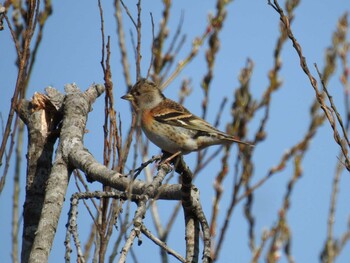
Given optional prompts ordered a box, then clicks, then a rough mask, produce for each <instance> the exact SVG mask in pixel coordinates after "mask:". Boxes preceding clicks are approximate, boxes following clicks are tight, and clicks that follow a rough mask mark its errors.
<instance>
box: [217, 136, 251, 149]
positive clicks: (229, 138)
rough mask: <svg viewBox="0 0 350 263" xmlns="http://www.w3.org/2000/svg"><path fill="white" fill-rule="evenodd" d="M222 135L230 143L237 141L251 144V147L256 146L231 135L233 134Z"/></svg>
mask: <svg viewBox="0 0 350 263" xmlns="http://www.w3.org/2000/svg"><path fill="white" fill-rule="evenodd" d="M222 137H223V138H222V139H224V140H226V141H227V142H228V143H230V142H231V143H232V142H235V143H239V144H244V145H247V146H250V147H254V146H255V145H254V144H252V143H249V142H244V141H241V140H240V139H239V138H238V137H235V136H231V135H228V134H222Z"/></svg>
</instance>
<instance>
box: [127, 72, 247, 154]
mask: <svg viewBox="0 0 350 263" xmlns="http://www.w3.org/2000/svg"><path fill="white" fill-rule="evenodd" d="M121 98H122V99H125V100H129V101H130V102H131V103H132V106H133V108H134V110H135V111H136V112H137V113H138V114H140V118H141V128H142V130H143V132H144V133H145V134H146V136H147V138H148V139H149V140H151V141H152V142H153V143H154V144H155V145H157V146H158V147H159V148H161V149H162V150H163V151H165V152H168V153H171V154H174V155H173V156H172V157H175V156H176V155H179V154H188V153H190V152H193V151H198V150H201V149H203V148H205V147H208V146H211V145H218V144H230V143H233V142H236V143H242V144H246V145H250V146H252V145H251V144H249V143H246V142H242V141H240V140H239V139H238V138H236V137H233V136H231V135H228V134H226V133H224V132H222V131H219V130H218V129H216V128H214V127H212V126H211V125H210V124H209V123H208V122H206V121H205V120H203V119H201V118H199V117H197V116H196V115H194V114H192V113H191V112H190V111H189V110H187V109H186V108H185V107H184V106H182V105H181V104H179V103H177V102H175V101H172V100H170V99H167V98H166V97H165V96H164V95H163V93H162V92H161V91H160V89H159V88H158V87H157V85H156V84H155V83H153V82H152V81H149V80H146V79H140V80H139V81H137V82H136V84H135V85H134V86H133V87H132V88H131V90H130V92H129V93H127V94H126V95H124V96H122V97H121Z"/></svg>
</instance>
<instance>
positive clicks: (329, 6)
mask: <svg viewBox="0 0 350 263" xmlns="http://www.w3.org/2000/svg"><path fill="white" fill-rule="evenodd" d="M112 2H113V1H102V3H103V7H104V15H105V33H106V35H110V36H111V46H112V57H111V62H112V72H113V81H114V85H115V103H116V105H115V107H116V109H117V110H118V112H119V113H120V114H121V116H122V119H123V121H124V128H125V131H126V127H127V126H128V123H129V122H130V111H129V109H130V108H129V105H128V104H127V102H125V101H122V100H120V99H119V98H120V96H121V95H123V94H124V93H125V91H126V87H125V85H124V80H123V78H122V68H121V65H120V54H119V50H118V45H117V37H116V34H115V32H116V22H115V18H114V9H113V7H112ZM125 2H128V3H127V4H128V6H129V9H130V10H131V12H132V13H133V14H134V15H135V14H136V5H135V4H136V1H125ZM280 4H281V5H283V3H282V2H281V3H280ZM173 5H174V6H173V9H172V13H171V16H170V26H169V28H170V34H172V33H174V31H175V29H176V27H177V24H178V21H179V18H180V14H181V11H182V10H183V11H184V15H185V19H184V26H183V33H186V34H187V42H186V44H185V47H184V48H183V50H182V52H181V53H180V54H179V57H178V59H182V58H184V57H185V56H186V55H187V54H188V52H189V50H190V48H191V41H192V40H193V39H194V38H195V37H196V36H198V35H200V34H201V33H202V32H203V31H204V29H205V27H206V22H207V15H208V13H210V12H215V3H214V1H208V0H204V1H200V0H195V1H174V3H173ZM142 11H143V16H142V21H143V32H142V37H143V40H142V41H143V51H142V55H143V61H142V73H143V75H146V73H147V69H148V64H149V59H150V45H151V41H152V31H151V22H150V16H149V13H150V12H152V14H153V17H154V21H155V25H156V29H155V31H156V32H157V31H158V30H157V27H158V25H159V20H160V18H161V15H162V4H161V1H143V6H142ZM345 11H348V12H349V11H350V5H349V3H348V2H347V1H336V2H335V1H331V0H324V1H306V0H304V1H302V3H301V4H300V6H299V7H298V8H297V9H296V11H295V21H294V23H293V25H292V29H293V32H294V35H295V37H296V38H297V40H298V41H299V43H300V44H301V46H302V48H303V52H304V55H305V56H306V59H307V61H308V63H309V65H310V69H311V71H312V73H313V74H314V75H315V76H316V72H315V70H314V68H313V66H312V65H313V63H315V62H316V63H317V64H318V66H319V68H322V67H323V65H324V51H325V49H326V48H327V47H328V46H329V45H330V43H331V37H332V32H333V31H334V30H335V28H336V24H337V21H338V18H339V17H340V16H341V15H343V14H344V12H345ZM278 23H279V17H278V14H277V13H276V12H275V11H274V10H273V9H272V8H271V7H270V6H268V5H267V1H251V0H250V1H234V2H233V3H231V4H230V5H229V6H228V15H227V19H226V21H225V24H224V28H223V30H222V32H221V33H220V38H221V46H220V51H219V54H218V56H217V60H216V67H215V71H214V79H213V82H212V88H211V92H210V107H209V113H208V117H207V120H208V121H209V122H210V123H213V121H214V120H215V115H216V112H217V111H218V107H219V104H220V102H221V100H222V98H223V97H224V96H227V97H228V98H229V103H228V105H230V104H231V103H232V92H233V91H232V89H233V88H236V87H238V86H239V83H238V80H237V76H238V75H239V72H240V69H241V68H242V67H243V66H244V65H245V63H246V60H247V58H250V59H252V60H253V61H254V64H255V67H254V72H253V77H252V81H251V89H252V92H253V94H254V96H255V98H260V96H261V94H262V93H263V92H264V90H265V89H266V87H267V85H268V76H267V75H268V70H269V69H270V68H271V67H272V59H273V50H274V46H275V42H276V37H277V36H278V30H279V28H278ZM124 24H125V25H126V33H127V40H128V41H129V40H130V36H129V34H128V31H129V29H133V27H132V26H131V23H130V21H129V20H128V18H127V17H126V15H124ZM348 40H349V39H348ZM0 43H1V46H0V69H1V76H2V77H1V81H0V84H1V89H0V95H1V98H2V99H1V103H0V112H1V113H2V114H3V118H6V116H7V114H8V109H9V105H10V98H11V94H12V90H13V87H14V86H15V81H16V74H17V71H16V67H15V65H14V63H15V50H14V47H13V43H12V40H11V37H10V33H9V30H8V29H7V28H6V29H5V31H2V32H0ZM128 43H129V45H128V47H129V55H130V57H131V58H132V57H133V53H132V46H131V44H130V41H129V42H128ZM204 54H205V48H203V49H201V51H200V53H199V55H198V57H197V58H196V59H195V60H194V61H193V62H192V63H191V64H190V65H189V66H188V67H186V68H185V70H184V71H183V72H182V73H181V75H180V76H179V77H178V78H177V79H176V80H175V81H174V82H173V83H172V84H171V85H170V86H169V87H168V88H167V89H166V90H165V94H166V95H167V96H168V97H170V98H173V99H175V100H176V99H177V96H178V88H179V83H180V82H181V80H182V79H183V78H191V79H192V86H193V89H194V90H193V92H192V94H191V95H190V96H189V98H188V99H187V100H186V107H187V108H189V109H190V110H191V111H192V112H194V113H196V114H197V115H200V114H201V100H202V97H203V94H202V91H201V88H200V81H201V79H202V78H203V76H204V74H206V64H205V62H204ZM349 59H350V58H349ZM100 60H101V34H100V17H99V10H98V7H97V1H82V0H80V1H79V0H76V1H68V0H64V1H54V4H53V15H52V16H51V17H50V18H49V20H48V22H47V24H46V27H45V32H44V39H43V41H42V44H41V46H40V49H39V53H38V55H37V59H36V65H35V67H34V71H33V75H32V77H31V80H30V83H29V90H28V95H27V98H30V97H31V96H32V94H33V93H34V92H35V91H38V92H42V91H43V90H44V88H45V87H46V86H48V85H51V86H54V87H56V88H57V89H59V90H61V91H63V86H64V85H65V84H66V83H72V82H75V83H77V84H78V85H79V86H80V88H81V89H83V90H85V89H86V88H87V87H88V86H89V85H90V84H91V83H103V74H102V70H101V66H100ZM130 61H131V65H132V68H131V72H132V73H133V74H134V73H135V70H134V68H133V60H130ZM282 65H283V68H282V70H281V73H280V76H281V78H282V80H283V85H284V86H283V88H282V89H281V90H280V91H278V92H277V93H276V94H274V95H273V103H272V105H271V116H270V122H269V123H268V126H267V138H266V140H265V141H264V142H263V143H261V144H260V145H259V146H258V147H256V149H255V155H254V161H255V167H254V181H258V180H259V179H260V178H262V177H263V176H264V175H266V173H267V171H268V169H269V168H271V167H272V166H274V165H277V164H278V162H279V160H280V157H281V155H282V154H283V153H284V152H285V151H286V150H287V149H289V148H290V147H291V146H293V145H294V144H295V143H296V142H298V141H299V140H300V139H301V138H302V136H303V135H304V134H305V132H306V131H307V128H308V127H307V126H308V123H309V108H310V105H311V103H312V102H313V100H314V92H313V90H312V87H311V86H310V84H309V81H308V79H307V78H306V76H305V75H304V73H303V72H302V70H301V69H300V66H299V59H298V57H297V55H296V52H295V51H294V49H293V47H292V45H291V43H290V42H288V43H287V44H286V45H285V46H284V48H283V53H282ZM134 76H135V75H134ZM133 79H135V77H133ZM329 90H330V92H331V93H332V95H333V96H334V100H335V101H336V103H337V104H338V105H339V109H340V112H341V113H343V112H344V111H343V109H344V106H343V89H342V87H341V85H340V82H339V72H338V74H337V75H336V76H335V77H333V78H332V80H331V81H330V83H329ZM103 103H104V100H103V98H100V99H98V101H97V102H96V103H95V105H94V111H93V112H91V113H90V115H89V121H88V127H87V129H88V130H89V133H88V134H86V136H85V144H86V147H87V148H88V149H89V151H90V152H92V153H93V154H94V155H95V157H96V158H97V159H98V160H99V161H102V150H103V142H102V137H103V130H102V125H103V123H102V119H103V118H102V116H103ZM222 116H223V118H222V121H221V125H220V127H219V128H220V129H222V130H223V129H224V127H225V123H226V122H227V121H229V120H230V118H231V117H230V112H229V106H227V107H226V108H225V109H224V113H223V115H222ZM261 116H262V115H261ZM261 116H256V117H255V119H254V121H253V122H252V124H251V126H250V128H251V130H250V131H249V132H250V135H253V134H254V132H255V129H256V127H257V126H258V125H259V121H260V118H261ZM310 146H311V149H310V151H309V152H308V153H307V154H306V157H305V159H304V161H303V165H302V166H303V176H302V178H301V179H300V180H299V181H298V182H297V185H296V186H295V188H294V192H293V197H292V199H291V208H290V210H289V212H288V222H289V225H290V227H291V230H292V235H293V236H292V238H293V239H292V255H293V256H294V257H295V260H296V262H319V254H320V251H321V249H322V248H323V245H324V241H325V237H326V225H327V217H328V209H329V203H330V193H331V186H332V180H333V175H334V171H335V164H336V162H337V158H338V156H339V149H338V147H337V146H336V144H335V143H334V140H333V135H332V131H331V128H330V125H329V124H328V123H325V124H324V125H323V127H322V128H321V129H320V130H319V131H318V133H317V135H316V136H315V138H314V139H313V140H312V143H311V145H310ZM214 148H215V147H214ZM213 150H215V149H211V151H213ZM157 153H158V149H157V148H156V147H151V148H150V155H152V154H157ZM233 154H235V151H234V150H233V151H232V155H233ZM220 158H221V156H218V157H217V158H216V160H215V161H214V163H213V165H211V166H209V167H208V169H206V170H205V172H202V173H201V174H200V175H199V177H198V178H197V179H196V185H197V187H198V188H199V189H200V191H201V199H202V204H203V208H204V211H205V213H206V215H207V218H210V213H211V204H212V200H213V193H214V190H213V187H212V186H213V180H214V178H215V176H216V173H217V172H216V171H217V169H216V167H217V165H218V164H219V163H220ZM231 158H233V157H231ZM185 160H187V161H188V164H189V165H190V166H192V167H193V166H194V160H195V154H193V155H192V156H191V155H188V156H186V157H185ZM231 161H232V160H231ZM129 165H130V166H131V163H129ZM231 165H232V163H231ZM13 170H14V168H13V166H12V167H11V168H10V172H9V175H8V177H7V184H6V187H5V189H4V191H3V193H2V195H1V196H0V211H2V212H1V214H0V222H1V224H0V233H1V237H0V243H1V244H2V246H1V249H0V251H1V252H2V253H1V254H2V257H3V258H2V260H1V261H3V262H10V248H11V247H10V243H11V242H10V231H11V230H10V228H9V226H10V221H11V209H12V207H11V204H12V203H11V198H12V186H13V184H12V179H13V176H12V175H13ZM232 170H233V169H231V173H232ZM2 171H3V167H1V174H2ZM22 171H23V172H22V174H23V176H22V177H21V203H20V204H23V200H24V192H25V189H24V186H25V166H23V168H22ZM292 174H293V170H292V164H291V163H288V165H287V169H286V170H285V171H283V172H282V173H279V174H276V175H275V176H274V177H273V178H272V179H271V180H269V181H268V182H267V183H266V184H265V185H264V186H263V187H261V188H259V189H258V190H257V191H256V192H255V197H254V205H253V213H254V216H255V218H256V227H255V235H256V243H257V244H259V243H260V236H261V233H262V231H263V230H264V229H266V228H268V229H269V228H271V226H272V225H273V224H274V223H275V222H276V221H277V218H278V209H279V208H280V207H281V204H282V199H283V194H284V193H285V191H286V184H287V182H288V180H289V179H290V177H291V176H292ZM341 180H342V181H341V185H340V195H339V201H338V205H337V212H336V222H335V236H336V237H339V235H340V234H342V233H343V232H344V231H345V229H346V225H347V221H348V217H349V212H350V207H349V201H348V200H350V192H349V191H348V189H349V185H350V179H349V174H348V173H347V172H344V173H343V176H342V179H341ZM231 184H232V177H231V176H230V178H227V179H226V183H225V186H226V187H227V188H229V187H231ZM91 188H92V189H99V186H98V184H96V183H95V184H94V185H93V186H92V187H91ZM75 191H76V190H75V188H74V182H73V180H72V181H71V184H70V188H69V191H68V194H67V197H66V199H67V201H68V200H69V198H70V195H71V194H72V193H73V192H75ZM230 192H231V191H227V193H226V195H225V196H224V202H223V203H222V204H221V207H220V209H221V211H222V212H224V211H225V210H226V207H225V205H226V204H228V203H229V200H230V196H228V193H230ZM225 200H227V202H225ZM167 206H168V204H166V203H165V202H163V204H160V211H161V213H162V215H163V216H164V218H168V217H169V216H170V215H169V211H170V210H169V208H167ZM84 210H85V209H84V207H83V206H80V214H79V216H80V218H84V216H85V217H86V220H83V221H84V222H83V221H82V222H80V224H79V227H80V228H84V227H86V228H88V227H89V226H90V218H89V217H88V215H86V214H85V212H84ZM67 212H68V206H67V205H66V206H65V208H64V210H63V212H62V220H61V222H60V225H59V228H58V232H57V236H56V239H55V243H54V248H53V251H52V254H51V256H50V262H62V261H63V256H64V252H63V251H64V244H63V240H64V235H65V227H64V225H65V224H66V221H67V216H66V215H67ZM148 216H149V215H148ZM219 219H220V220H221V221H222V220H223V216H221V217H220V218H219ZM86 222H89V223H88V224H87V225H85V224H86ZM146 222H148V225H149V226H150V228H151V229H152V223H151V222H150V221H149V220H147V219H146ZM247 229H248V228H247V222H246V221H245V219H244V216H243V212H242V206H241V205H239V206H238V207H237V208H236V209H235V213H234V216H233V217H232V219H231V223H230V229H229V233H228V234H227V235H226V238H227V240H226V241H225V242H226V245H225V246H224V247H223V249H222V251H221V254H220V258H219V262H249V261H250V257H251V256H250V252H249V248H248V239H247ZM20 231H21V230H20ZM80 233H81V234H80V237H81V238H82V240H83V242H84V240H85V238H86V236H84V234H86V233H84V231H83V232H82V231H80ZM20 235H21V234H20ZM114 236H116V234H115V235H114ZM143 241H144V243H143V245H142V246H141V247H137V245H135V246H134V248H135V251H136V254H138V255H141V253H142V255H143V256H142V258H143V259H152V262H159V261H160V260H159V257H158V252H159V250H158V248H155V246H154V245H153V244H151V242H150V241H148V240H147V238H143ZM168 244H169V245H170V246H171V247H173V248H175V249H176V250H178V251H180V252H181V253H182V254H183V252H184V234H183V223H182V214H180V215H179V217H178V222H177V224H176V226H175V228H174V229H173V231H172V232H171V234H170V239H169V241H168ZM349 252H350V245H347V247H346V248H345V251H344V252H343V253H342V255H341V256H340V257H339V260H338V261H337V262H349V261H350V253H349ZM232 255H233V256H232ZM140 262H141V261H140ZM142 262H146V261H142ZM148 262H149V260H148ZM170 262H175V261H174V260H173V259H172V258H171V257H170ZM280 262H286V259H285V258H282V259H281V261H280Z"/></svg>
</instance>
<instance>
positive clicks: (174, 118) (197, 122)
mask: <svg viewBox="0 0 350 263" xmlns="http://www.w3.org/2000/svg"><path fill="white" fill-rule="evenodd" d="M152 115H153V116H154V118H155V120H156V121H159V122H161V123H166V124H169V125H174V126H177V127H182V128H185V129H189V130H193V131H196V132H197V133H196V135H195V136H203V135H204V136H214V137H217V136H218V137H220V138H221V139H224V140H227V141H231V142H236V143H242V144H246V145H249V146H253V145H252V144H250V143H247V142H243V141H241V140H239V138H237V137H234V136H231V135H228V134H226V133H224V132H222V131H219V130H218V129H216V128H214V127H213V126H211V125H210V124H209V123H208V122H206V121H205V120H203V119H201V118H199V117H197V116H196V115H193V114H192V113H191V112H190V111H189V110H187V109H186V108H185V107H184V106H182V105H181V104H178V103H176V102H175V101H172V100H170V99H165V100H164V101H163V102H161V103H160V104H159V105H158V106H156V107H155V108H153V109H152Z"/></svg>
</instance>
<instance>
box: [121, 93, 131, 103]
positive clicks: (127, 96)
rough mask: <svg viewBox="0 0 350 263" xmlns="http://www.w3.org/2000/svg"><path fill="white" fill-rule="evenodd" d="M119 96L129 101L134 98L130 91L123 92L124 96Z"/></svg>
mask: <svg viewBox="0 0 350 263" xmlns="http://www.w3.org/2000/svg"><path fill="white" fill-rule="evenodd" d="M120 98H121V99H123V100H129V101H133V100H134V97H133V96H132V95H131V94H130V93H127V94H125V95H124V96H122V97H120Z"/></svg>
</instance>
